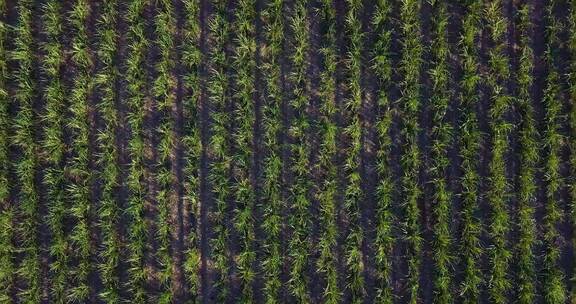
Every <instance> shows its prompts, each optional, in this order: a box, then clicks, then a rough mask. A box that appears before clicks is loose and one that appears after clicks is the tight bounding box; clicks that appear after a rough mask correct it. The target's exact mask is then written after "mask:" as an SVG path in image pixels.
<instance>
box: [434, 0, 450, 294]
mask: <svg viewBox="0 0 576 304" xmlns="http://www.w3.org/2000/svg"><path fill="white" fill-rule="evenodd" d="M433 16H434V17H433V20H432V22H433V24H434V31H433V35H434V40H433V41H434V43H433V44H432V45H431V50H432V54H433V58H434V59H433V67H432V68H431V70H430V78H431V79H432V95H431V104H432V109H433V125H434V127H433V128H432V138H433V140H432V157H433V165H432V167H431V168H430V174H431V176H432V177H433V178H432V181H433V185H434V188H435V189H434V193H435V194H434V195H435V196H434V207H433V209H434V211H433V214H434V216H435V224H434V262H435V269H436V273H435V277H434V286H435V291H436V292H435V295H436V302H437V303H444V304H446V303H451V302H452V301H453V297H452V280H453V274H452V270H451V269H452V262H453V260H454V254H453V239H452V233H451V232H452V231H451V225H450V223H451V219H452V210H451V208H452V198H453V194H452V192H451V191H450V189H449V185H448V179H447V170H448V166H449V165H450V160H449V159H448V149H449V147H450V146H452V144H453V143H454V137H453V127H452V125H450V122H449V121H447V115H448V113H449V110H450V108H449V107H450V100H451V98H452V96H453V92H452V90H451V89H450V83H449V81H450V70H449V67H448V59H449V58H448V55H449V54H450V46H449V44H448V12H447V4H446V3H444V2H441V1H439V2H434V5H433Z"/></svg>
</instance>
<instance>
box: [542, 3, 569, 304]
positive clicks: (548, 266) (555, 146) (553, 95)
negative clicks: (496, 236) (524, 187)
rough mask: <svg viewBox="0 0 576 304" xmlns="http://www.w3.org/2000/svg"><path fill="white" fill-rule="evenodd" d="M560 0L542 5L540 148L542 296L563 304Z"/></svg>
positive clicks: (548, 301)
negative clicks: (542, 172)
mask: <svg viewBox="0 0 576 304" xmlns="http://www.w3.org/2000/svg"><path fill="white" fill-rule="evenodd" d="M561 4H562V3H561V2H551V3H548V4H547V6H546V8H545V14H544V15H545V20H546V21H547V22H546V24H547V26H546V46H545V51H544V62H545V63H546V67H547V69H548V73H547V76H546V81H545V84H544V96H543V103H544V107H545V119H544V120H545V128H544V136H543V137H544V138H543V144H544V147H543V150H544V151H545V157H546V159H545V161H544V162H545V165H544V170H545V175H544V176H545V177H544V181H545V184H546V201H545V203H544V206H545V207H544V218H543V227H542V229H543V230H544V231H543V243H544V247H545V248H544V257H543V270H542V271H543V272H542V273H543V286H542V288H543V297H544V300H545V301H546V302H547V303H564V302H565V301H566V286H565V284H564V275H563V274H562V271H561V270H560V265H559V263H560V255H561V250H562V248H561V246H564V245H562V243H561V236H560V232H559V230H558V229H559V227H558V225H559V222H560V221H561V220H562V219H563V214H562V213H563V210H562V207H561V205H560V202H561V196H560V192H561V191H562V187H563V185H564V180H563V177H562V174H561V172H560V166H561V165H560V162H561V150H562V148H563V145H564V143H565V140H566V138H565V136H564V134H563V133H562V131H561V127H562V125H563V121H564V119H565V117H563V114H562V110H563V102H562V100H563V97H564V96H563V95H564V92H563V87H562V84H561V79H562V75H561V72H560V58H559V57H560V54H559V51H560V48H561V44H562V41H561V36H560V35H561V32H562V31H563V30H564V23H563V20H560V19H559V18H557V17H556V13H557V11H558V6H560V5H561Z"/></svg>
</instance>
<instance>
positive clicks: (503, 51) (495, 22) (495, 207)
mask: <svg viewBox="0 0 576 304" xmlns="http://www.w3.org/2000/svg"><path fill="white" fill-rule="evenodd" d="M503 6H504V4H503V3H502V2H501V1H493V2H490V3H489V4H487V7H486V8H485V18H486V22H487V27H488V33H489V34H488V35H489V37H490V40H491V41H492V44H493V46H492V48H491V49H490V50H489V51H488V68H489V71H488V73H487V76H486V83H487V85H488V86H489V90H490V93H489V94H490V101H491V108H490V113H489V116H490V128H491V131H492V137H493V138H492V140H493V143H492V149H491V150H492V158H491V160H490V165H489V171H490V178H489V183H490V190H489V191H488V195H487V198H488V201H489V204H490V208H491V222H490V226H489V229H488V230H489V231H488V233H489V235H490V239H491V245H492V246H491V248H490V250H489V251H488V253H489V257H490V264H491V265H490V267H491V270H490V277H489V284H488V293H489V295H490V298H491V300H492V301H493V302H494V303H505V302H507V300H508V297H509V290H510V287H511V283H510V277H509V273H508V272H509V271H508V265H509V263H510V260H511V258H512V253H511V251H510V246H509V244H508V243H507V239H508V234H509V232H510V229H509V227H510V225H509V221H510V216H509V215H508V209H507V206H508V205H510V201H511V200H510V199H511V198H512V194H511V185H510V183H509V181H508V180H507V177H506V172H507V166H506V158H507V156H508V155H509V153H510V143H509V137H510V134H511V132H512V131H513V128H514V125H513V124H512V123H510V122H509V121H507V117H506V116H507V114H509V112H510V110H511V107H512V102H513V100H512V97H511V96H510V92H508V89H507V88H506V86H507V84H508V82H509V81H508V79H509V78H510V77H511V76H512V75H511V71H510V68H509V67H510V62H509V59H508V57H507V41H506V32H507V30H508V20H507V19H506V18H505V17H503V13H502V9H503Z"/></svg>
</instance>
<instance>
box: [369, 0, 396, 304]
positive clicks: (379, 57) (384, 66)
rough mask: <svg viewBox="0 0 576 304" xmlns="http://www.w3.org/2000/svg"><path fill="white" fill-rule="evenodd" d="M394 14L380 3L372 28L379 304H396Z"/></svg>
mask: <svg viewBox="0 0 576 304" xmlns="http://www.w3.org/2000/svg"><path fill="white" fill-rule="evenodd" d="M391 11H392V5H391V3H390V2H389V1H388V0H379V1H377V3H376V7H375V12H374V16H373V18H372V26H373V28H374V31H375V32H376V33H378V35H377V36H376V37H377V38H376V41H375V44H374V49H373V50H372V58H373V65H372V67H371V68H372V70H373V72H374V74H375V75H376V76H377V81H378V83H379V84H380V87H381V88H382V89H381V90H380V93H379V95H378V103H377V104H378V111H377V113H378V119H377V122H376V132H377V134H378V141H379V148H378V150H377V152H376V158H377V162H376V166H377V172H378V175H379V182H378V186H377V202H378V205H377V209H376V210H377V230H376V240H375V243H376V256H375V258H376V265H377V269H378V271H377V273H378V276H377V278H378V285H377V294H376V297H377V298H376V302H377V303H382V304H391V303H393V300H394V298H393V295H392V280H391V274H392V258H391V255H392V248H393V246H394V241H395V240H394V238H393V236H392V225H393V217H392V212H391V206H392V197H393V192H394V183H393V181H392V176H391V170H390V158H389V155H390V150H391V146H392V140H391V138H390V126H391V124H392V111H391V106H392V104H391V102H390V98H389V96H388V92H387V90H386V89H387V88H389V87H390V86H391V80H392V79H391V77H392V63H391V58H390V53H391V50H390V43H391V34H392V32H391V30H390V28H389V27H390V24H391Z"/></svg>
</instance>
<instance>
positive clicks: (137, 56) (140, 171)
mask: <svg viewBox="0 0 576 304" xmlns="http://www.w3.org/2000/svg"><path fill="white" fill-rule="evenodd" d="M148 5H149V1H148V0H142V1H133V2H131V3H130V4H129V5H127V9H126V13H125V16H126V17H125V18H126V24H127V27H128V28H129V31H128V33H127V34H126V36H127V37H126V40H127V44H128V46H127V51H126V68H125V79H126V83H127V88H126V95H127V102H126V104H127V108H128V112H129V114H128V115H127V123H128V126H129V128H130V130H131V134H130V139H129V141H128V154H129V157H130V164H129V166H128V177H127V181H126V183H127V188H128V191H129V193H130V196H129V199H128V202H127V208H126V215H127V218H128V221H129V227H128V229H127V231H128V235H127V240H128V246H127V249H128V264H129V266H128V267H129V269H128V282H127V284H126V285H127V286H126V287H127V289H128V291H129V292H130V294H131V295H132V299H133V301H134V302H135V303H145V302H146V301H147V300H148V296H147V285H146V283H147V279H148V275H147V273H146V268H145V258H146V254H147V231H148V225H147V223H146V221H145V217H144V214H145V203H146V188H145V185H144V171H145V169H144V160H145V141H144V119H145V115H146V112H145V108H144V104H145V100H146V99H147V98H148V97H149V95H148V92H149V88H148V85H147V77H146V75H147V70H146V65H145V58H146V50H147V48H148V45H149V42H148V40H147V37H146V36H145V33H144V29H145V22H144V21H145V19H144V12H145V10H146V9H147V6H148Z"/></svg>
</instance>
